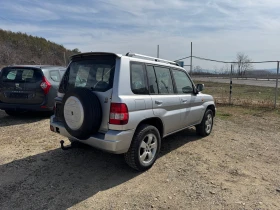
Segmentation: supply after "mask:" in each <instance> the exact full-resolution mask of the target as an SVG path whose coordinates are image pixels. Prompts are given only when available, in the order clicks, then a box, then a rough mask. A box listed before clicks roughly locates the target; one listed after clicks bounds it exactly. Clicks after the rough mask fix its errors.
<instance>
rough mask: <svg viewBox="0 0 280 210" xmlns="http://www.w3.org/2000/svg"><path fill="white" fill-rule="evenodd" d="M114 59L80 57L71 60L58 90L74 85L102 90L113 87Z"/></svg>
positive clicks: (65, 89)
mask: <svg viewBox="0 0 280 210" xmlns="http://www.w3.org/2000/svg"><path fill="white" fill-rule="evenodd" d="M115 62H116V59H115V58H114V59H106V58H105V59H97V58H95V59H80V60H76V61H72V62H71V64H70V65H69V67H68V69H67V71H66V72H65V74H64V76H63V80H62V82H61V85H60V87H59V91H60V92H66V91H67V90H69V89H71V88H75V87H84V88H89V89H91V90H93V91H100V92H104V91H107V90H109V89H111V88H112V87H113V79H114V72H115Z"/></svg>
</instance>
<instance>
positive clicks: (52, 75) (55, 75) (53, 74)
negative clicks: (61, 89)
mask: <svg viewBox="0 0 280 210" xmlns="http://www.w3.org/2000/svg"><path fill="white" fill-rule="evenodd" d="M50 78H51V79H52V80H53V81H54V82H59V81H60V74H59V72H58V71H50Z"/></svg>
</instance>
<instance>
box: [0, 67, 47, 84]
mask: <svg viewBox="0 0 280 210" xmlns="http://www.w3.org/2000/svg"><path fill="white" fill-rule="evenodd" d="M42 76H43V75H42V72H41V70H37V69H28V68H4V69H3V70H2V74H1V78H0V80H1V81H2V82H13V83H35V82H39V81H41V80H42Z"/></svg>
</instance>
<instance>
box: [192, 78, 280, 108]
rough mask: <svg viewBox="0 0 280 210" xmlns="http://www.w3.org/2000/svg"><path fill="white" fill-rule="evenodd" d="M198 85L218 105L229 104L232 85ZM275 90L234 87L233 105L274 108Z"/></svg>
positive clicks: (207, 83) (279, 91)
mask: <svg viewBox="0 0 280 210" xmlns="http://www.w3.org/2000/svg"><path fill="white" fill-rule="evenodd" d="M194 82H195V83H196V84H198V83H202V84H204V86H205V89H204V90H203V93H206V94H211V95H213V97H214V98H215V100H216V102H217V103H221V104H229V92H230V85H229V84H225V83H217V82H204V81H197V80H194ZM274 98H275V88H270V87H259V86H250V85H238V84H233V85H232V100H231V102H232V104H235V105H244V106H257V107H273V106H274ZM277 102H278V107H280V89H278V101H277Z"/></svg>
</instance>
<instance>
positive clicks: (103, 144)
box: [50, 115, 134, 154]
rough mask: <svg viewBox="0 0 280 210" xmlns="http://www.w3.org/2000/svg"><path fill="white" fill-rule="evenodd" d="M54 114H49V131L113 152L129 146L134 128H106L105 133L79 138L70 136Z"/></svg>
mask: <svg viewBox="0 0 280 210" xmlns="http://www.w3.org/2000/svg"><path fill="white" fill-rule="evenodd" d="M54 118H55V116H54V115H53V116H51V119H50V127H51V131H53V132H55V133H59V134H60V135H62V136H65V137H68V138H70V139H72V140H76V141H79V142H81V143H83V144H87V145H89V146H92V147H95V148H98V149H101V150H104V151H107V152H110V153H115V154H122V153H126V152H127V151H128V149H129V147H130V143H131V140H132V138H133V135H134V130H126V131H117V130H108V131H107V132H106V133H105V134H103V133H96V134H93V135H92V136H91V137H90V138H88V139H86V140H79V139H77V138H75V137H73V136H71V135H70V134H69V133H68V131H67V130H66V129H65V127H64V125H63V123H62V122H56V121H54Z"/></svg>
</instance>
